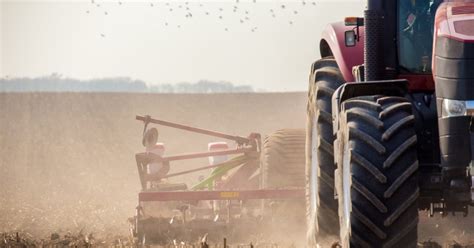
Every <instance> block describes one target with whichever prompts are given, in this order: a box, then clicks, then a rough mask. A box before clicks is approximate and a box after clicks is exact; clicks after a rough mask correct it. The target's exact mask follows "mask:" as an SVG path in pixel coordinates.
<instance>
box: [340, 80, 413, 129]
mask: <svg viewBox="0 0 474 248" xmlns="http://www.w3.org/2000/svg"><path fill="white" fill-rule="evenodd" d="M407 93H408V81H407V80H406V79H395V80H381V81H369V82H360V83H359V82H357V83H345V84H343V85H341V86H340V87H339V88H337V90H336V91H335V92H334V94H333V95H332V120H333V132H334V134H335V135H336V134H337V131H338V130H339V113H340V111H341V106H342V103H343V102H344V101H346V100H348V99H351V98H354V97H359V96H373V95H384V96H402V97H403V96H405V95H406V94H407Z"/></svg>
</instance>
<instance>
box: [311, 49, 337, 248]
mask: <svg viewBox="0 0 474 248" xmlns="http://www.w3.org/2000/svg"><path fill="white" fill-rule="evenodd" d="M343 83H344V78H343V76H342V74H341V71H340V70H339V68H338V66H337V63H336V60H334V58H332V57H329V58H323V59H320V60H318V61H316V62H315V63H314V64H313V66H312V68H311V76H310V82H309V92H308V109H307V128H306V215H307V242H308V246H309V247H315V246H316V245H317V244H319V245H329V244H331V243H333V242H335V241H337V238H338V235H339V219H338V215H337V200H335V198H334V193H335V190H334V170H335V169H336V167H335V165H334V156H333V155H334V152H333V142H334V134H333V128H332V95H333V93H334V91H335V90H336V89H337V88H338V87H339V86H340V85H342V84H343ZM322 242H324V243H325V244H322Z"/></svg>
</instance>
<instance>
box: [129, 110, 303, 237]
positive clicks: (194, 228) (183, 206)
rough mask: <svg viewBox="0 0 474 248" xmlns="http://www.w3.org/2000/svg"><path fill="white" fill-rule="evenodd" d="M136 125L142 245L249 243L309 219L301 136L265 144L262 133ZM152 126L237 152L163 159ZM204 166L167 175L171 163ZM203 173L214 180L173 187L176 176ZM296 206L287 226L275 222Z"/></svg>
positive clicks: (283, 135) (284, 134)
mask: <svg viewBox="0 0 474 248" xmlns="http://www.w3.org/2000/svg"><path fill="white" fill-rule="evenodd" d="M136 119H137V120H139V121H142V122H143V123H144V129H143V145H144V146H145V148H146V151H145V152H140V153H137V154H136V155H135V158H136V163H137V169H138V174H139V177H140V183H141V192H140V193H139V194H138V206H137V208H136V215H135V216H134V217H133V218H132V219H131V223H132V228H131V231H132V234H133V236H134V237H135V238H136V240H137V241H138V243H139V244H166V243H170V242H177V241H179V242H195V241H196V240H198V239H199V238H203V237H204V236H206V234H209V237H208V238H209V239H210V241H212V239H214V240H215V241H219V240H222V239H223V238H228V239H229V240H239V241H242V242H244V241H245V242H246V241H248V242H251V241H252V240H256V239H260V240H261V239H264V237H265V235H266V233H269V232H270V231H271V232H273V231H274V230H272V228H269V226H272V227H277V226H284V225H278V223H281V224H285V223H288V222H287V221H288V219H297V218H299V219H300V220H302V219H304V209H303V207H304V188H303V186H304V169H303V168H304V145H305V143H304V142H305V140H304V138H305V133H304V130H291V129H287V130H280V131H277V132H276V133H275V134H273V135H270V136H269V137H267V138H266V139H265V141H264V143H263V144H262V141H261V136H260V134H258V133H251V134H250V135H248V136H247V137H242V136H234V135H229V134H224V133H220V132H216V131H211V130H206V129H201V128H196V127H191V126H186V125H181V124H177V123H173V122H168V121H163V120H158V119H153V118H151V117H150V116H137V117H136ZM152 125H155V126H156V125H161V126H166V127H170V128H176V129H180V130H183V131H188V132H193V133H198V134H203V135H208V136H212V137H216V138H219V139H225V140H230V141H233V142H234V143H235V144H234V145H232V146H229V145H228V144H227V143H226V142H214V143H209V144H208V151H204V152H197V153H189V154H181V155H171V156H165V155H164V150H165V148H164V144H162V143H158V130H157V129H156V128H155V127H152ZM282 139H286V140H289V141H290V142H286V141H285V142H283V141H284V140H282ZM283 143H285V144H283ZM277 156H278V157H277ZM199 158H208V159H209V164H206V165H202V166H193V168H189V169H187V170H183V171H179V172H173V173H169V172H170V171H171V168H172V166H173V163H174V162H179V161H183V160H193V159H199ZM172 162H173V163H172ZM288 166H291V167H292V168H286V167H288ZM286 169H291V170H293V171H286V173H287V174H288V175H289V179H290V180H285V181H282V180H280V178H278V177H286V175H284V174H283V173H285V170H286ZM209 171H210V173H209ZM199 172H201V173H203V172H205V173H209V174H208V175H207V176H205V177H203V176H201V177H200V179H199V182H196V183H195V184H193V185H188V184H187V183H182V182H179V183H171V181H172V180H173V179H174V178H177V177H178V176H186V175H190V174H196V173H199ZM201 175H202V174H201ZM291 179H293V180H294V181H291ZM295 179H296V180H295ZM295 205H298V206H300V208H301V209H300V211H295V209H293V210H292V211H293V213H288V212H286V213H285V214H284V215H285V216H284V218H278V216H280V217H282V215H283V213H282V211H283V210H282V209H288V208H289V207H291V206H295ZM299 215H301V216H299ZM303 226H304V225H303ZM262 227H263V228H262ZM281 230H284V228H283V229H281Z"/></svg>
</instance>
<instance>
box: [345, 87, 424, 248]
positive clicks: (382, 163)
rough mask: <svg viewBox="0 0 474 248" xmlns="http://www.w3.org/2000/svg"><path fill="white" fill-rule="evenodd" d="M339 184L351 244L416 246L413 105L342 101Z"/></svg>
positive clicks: (395, 100)
mask: <svg viewBox="0 0 474 248" xmlns="http://www.w3.org/2000/svg"><path fill="white" fill-rule="evenodd" d="M339 123H340V130H339V131H338V134H337V142H336V144H337V149H336V156H337V166H338V169H337V175H336V188H337V194H338V199H339V215H340V216H341V218H340V227H341V231H340V240H341V245H342V247H344V248H348V247H416V245H417V225H418V206H417V202H418V196H419V188H418V179H417V171H418V159H417V151H416V141H417V139H416V133H415V127H414V123H415V118H414V116H413V114H412V105H411V102H409V101H408V100H407V99H405V98H403V97H383V96H370V97H359V98H354V99H350V100H347V101H346V102H344V103H343V104H342V110H341V113H340V122H339Z"/></svg>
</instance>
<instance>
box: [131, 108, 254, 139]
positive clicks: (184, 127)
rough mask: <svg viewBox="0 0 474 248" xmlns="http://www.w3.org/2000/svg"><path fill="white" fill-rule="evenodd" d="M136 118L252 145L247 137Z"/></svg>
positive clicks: (147, 118) (145, 117) (147, 117)
mask: <svg viewBox="0 0 474 248" xmlns="http://www.w3.org/2000/svg"><path fill="white" fill-rule="evenodd" d="M135 118H136V119H137V120H139V121H143V122H145V124H146V123H153V124H157V125H162V126H167V127H172V128H177V129H181V130H185V131H189V132H193V133H200V134H204V135H209V136H214V137H219V138H223V139H228V140H233V141H235V142H237V143H239V144H248V143H250V140H249V139H248V138H245V137H241V136H236V135H229V134H225V133H221V132H216V131H212V130H206V129H202V128H197V127H191V126H186V125H182V124H178V123H174V122H169V121H163V120H157V119H153V118H151V117H150V116H149V115H146V116H140V115H137V116H136V117H135Z"/></svg>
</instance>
